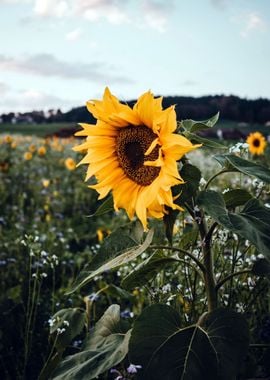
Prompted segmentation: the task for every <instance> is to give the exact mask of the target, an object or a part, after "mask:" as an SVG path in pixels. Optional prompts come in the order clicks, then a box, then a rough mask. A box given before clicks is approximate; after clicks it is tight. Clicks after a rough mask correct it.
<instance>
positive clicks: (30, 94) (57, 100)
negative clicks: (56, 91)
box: [0, 88, 80, 113]
mask: <svg viewBox="0 0 270 380" xmlns="http://www.w3.org/2000/svg"><path fill="white" fill-rule="evenodd" d="M76 104H80V102H79V100H78V99H65V98H61V97H58V96H56V95H53V94H49V93H46V92H42V91H39V90H36V89H33V88H30V89H25V90H21V91H19V92H16V93H12V94H11V95H9V94H8V95H7V96H4V97H2V98H1V102H0V113H6V112H10V111H11V110H12V112H26V111H31V110H40V109H43V110H48V109H56V108H62V109H63V110H68V109H70V108H71V107H74V105H76Z"/></svg>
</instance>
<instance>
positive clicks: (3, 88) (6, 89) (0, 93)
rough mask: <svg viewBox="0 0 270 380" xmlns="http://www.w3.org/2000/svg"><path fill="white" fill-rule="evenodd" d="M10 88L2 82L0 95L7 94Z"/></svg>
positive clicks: (0, 83)
mask: <svg viewBox="0 0 270 380" xmlns="http://www.w3.org/2000/svg"><path fill="white" fill-rule="evenodd" d="M9 89H10V87H9V86H8V85H7V84H6V83H4V82H0V95H1V96H2V95H4V94H6V93H7V92H8V91H9Z"/></svg>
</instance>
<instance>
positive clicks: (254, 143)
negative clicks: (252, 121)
mask: <svg viewBox="0 0 270 380" xmlns="http://www.w3.org/2000/svg"><path fill="white" fill-rule="evenodd" d="M247 143H248V145H249V151H250V153H251V154H254V155H255V154H256V155H261V154H263V153H264V151H265V148H266V140H265V137H264V136H263V135H262V134H261V133H260V132H254V133H250V134H249V135H248V137H247Z"/></svg>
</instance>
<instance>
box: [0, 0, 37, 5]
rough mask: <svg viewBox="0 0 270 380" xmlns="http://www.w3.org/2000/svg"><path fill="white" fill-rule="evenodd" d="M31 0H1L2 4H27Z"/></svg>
mask: <svg viewBox="0 0 270 380" xmlns="http://www.w3.org/2000/svg"><path fill="white" fill-rule="evenodd" d="M30 2H31V0H0V4H27V3H30Z"/></svg>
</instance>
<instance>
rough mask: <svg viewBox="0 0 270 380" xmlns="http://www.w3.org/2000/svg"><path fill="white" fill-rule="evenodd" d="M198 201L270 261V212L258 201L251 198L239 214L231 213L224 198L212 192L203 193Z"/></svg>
mask: <svg viewBox="0 0 270 380" xmlns="http://www.w3.org/2000/svg"><path fill="white" fill-rule="evenodd" d="M197 201H198V204H199V205H200V206H201V207H203V208H204V210H205V211H206V212H207V213H208V214H209V215H210V216H211V217H212V218H213V219H214V220H215V221H217V222H218V223H220V224H221V225H223V226H224V227H225V228H227V229H229V230H230V231H233V232H235V233H236V234H238V235H240V236H241V237H243V238H244V239H247V240H249V241H250V242H251V243H252V244H254V245H255V247H256V248H257V249H258V251H259V253H262V254H263V255H265V256H266V257H267V258H269V259H270V234H269V231H270V210H269V209H267V208H266V207H265V206H264V205H263V204H262V203H261V202H260V201H259V200H258V199H255V198H251V199H250V200H249V201H248V202H247V203H246V204H245V206H244V207H243V209H242V210H241V212H239V213H232V212H229V211H228V210H227V209H226V205H225V201H224V198H223V196H222V195H221V194H219V193H217V192H215V191H212V190H206V191H202V192H201V193H200V195H199V197H198V199H197Z"/></svg>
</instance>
